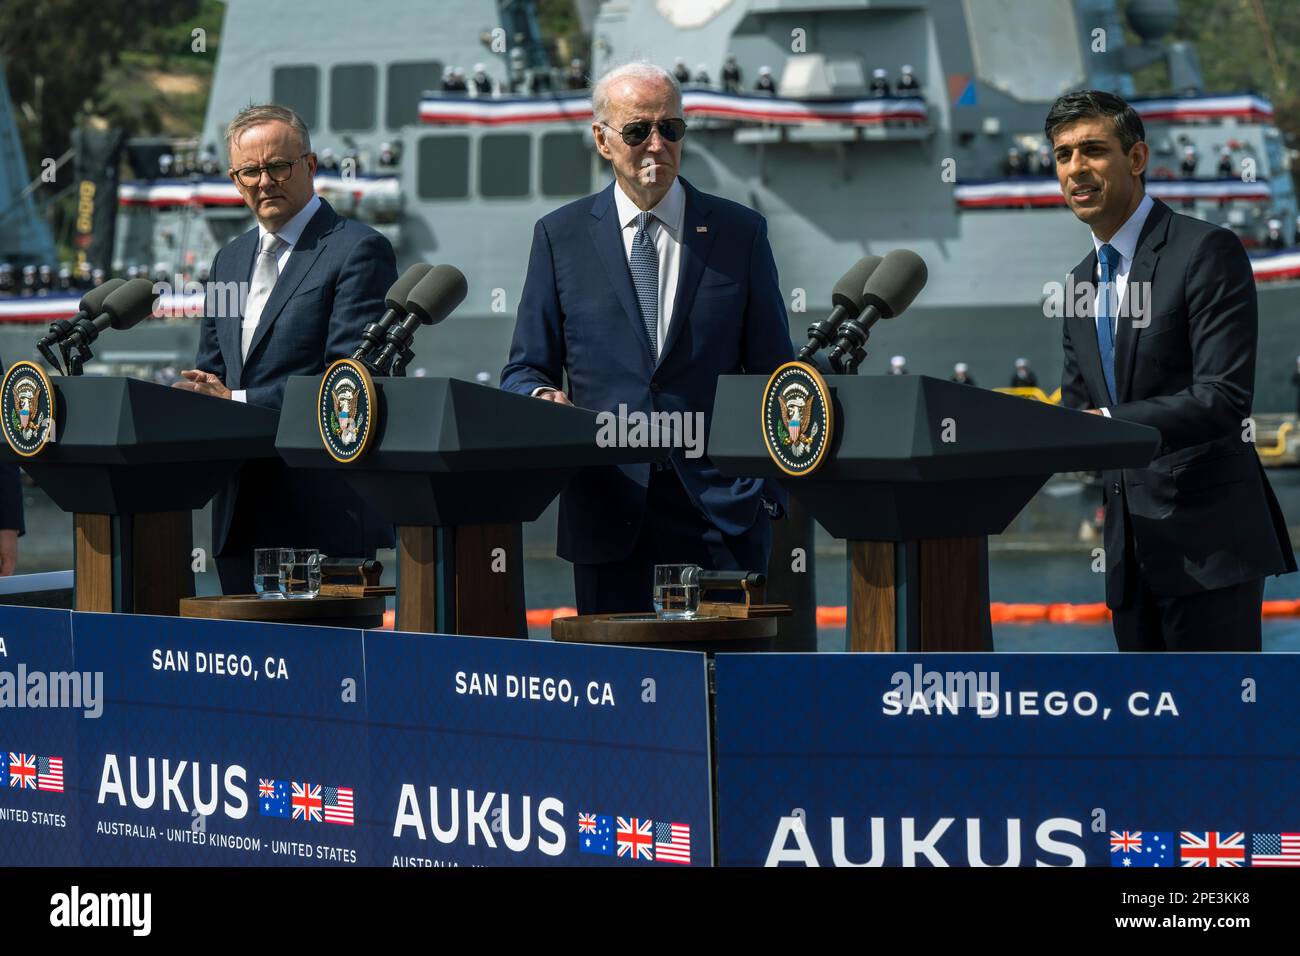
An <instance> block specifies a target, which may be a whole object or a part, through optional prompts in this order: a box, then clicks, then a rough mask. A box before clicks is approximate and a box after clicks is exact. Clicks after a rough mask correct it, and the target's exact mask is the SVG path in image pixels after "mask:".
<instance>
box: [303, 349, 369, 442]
mask: <svg viewBox="0 0 1300 956" xmlns="http://www.w3.org/2000/svg"><path fill="white" fill-rule="evenodd" d="M378 407H379V406H378V403H377V402H376V400H375V383H374V381H373V380H372V379H371V378H370V371H369V369H367V368H366V367H365V366H364V365H362V364H361V363H360V362H357V361H354V360H353V359H339V360H338V361H337V362H335V363H334V364H333V365H331V366H330V367H329V368H327V369H326V370H325V377H324V378H323V379H321V383H320V397H319V399H318V400H317V402H316V418H317V424H318V425H319V426H320V439H321V441H322V442H323V443H324V445H325V450H326V451H327V452H329V453H330V457H332V458H333V459H334V460H335V461H341V462H344V463H347V462H353V461H356V460H358V459H359V458H360V457H361V456H362V455H364V454H365V453H366V449H367V448H369V447H370V436H371V435H372V434H373V433H374V430H375V413H376V410H377V409H378Z"/></svg>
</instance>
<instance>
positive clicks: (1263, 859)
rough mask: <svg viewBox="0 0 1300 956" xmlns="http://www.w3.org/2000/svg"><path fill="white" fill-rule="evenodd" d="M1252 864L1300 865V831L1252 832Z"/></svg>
mask: <svg viewBox="0 0 1300 956" xmlns="http://www.w3.org/2000/svg"><path fill="white" fill-rule="evenodd" d="M1250 840H1251V842H1250V865H1251V866H1300V833H1252V834H1251V837H1250Z"/></svg>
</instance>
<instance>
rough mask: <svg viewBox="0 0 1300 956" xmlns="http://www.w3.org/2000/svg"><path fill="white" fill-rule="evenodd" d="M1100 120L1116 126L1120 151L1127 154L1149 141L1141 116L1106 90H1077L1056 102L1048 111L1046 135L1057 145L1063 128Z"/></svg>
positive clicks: (1049, 140) (1125, 102)
mask: <svg viewBox="0 0 1300 956" xmlns="http://www.w3.org/2000/svg"><path fill="white" fill-rule="evenodd" d="M1097 116H1102V117H1105V118H1106V119H1108V120H1110V121H1111V122H1112V123H1114V124H1115V132H1116V133H1117V134H1118V135H1119V145H1120V148H1121V149H1123V150H1124V152H1126V153H1127V152H1128V151H1129V150H1130V149H1132V148H1133V146H1134V145H1135V144H1136V143H1140V142H1142V141H1143V140H1145V139H1146V138H1147V131H1146V127H1145V126H1143V125H1142V117H1140V116H1138V113H1137V110H1135V109H1133V107H1131V106H1129V105H1128V102H1127V101H1126V100H1125V99H1124V98H1123V97H1122V96H1116V95H1115V94H1114V93H1107V92H1105V91H1104V90H1076V91H1075V92H1073V93H1066V94H1065V95H1064V96H1062V97H1060V98H1059V99H1057V101H1056V102H1055V103H1053V104H1052V108H1051V109H1050V110H1048V111H1047V121H1046V122H1045V123H1044V124H1043V132H1044V133H1045V134H1046V136H1047V141H1048V142H1049V143H1051V144H1052V145H1056V133H1057V131H1058V130H1059V129H1060V128H1061V127H1062V126H1068V125H1069V124H1070V123H1076V122H1078V121H1079V120H1082V119H1092V118H1093V117H1097Z"/></svg>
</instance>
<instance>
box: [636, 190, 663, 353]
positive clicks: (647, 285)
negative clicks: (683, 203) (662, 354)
mask: <svg viewBox="0 0 1300 956" xmlns="http://www.w3.org/2000/svg"><path fill="white" fill-rule="evenodd" d="M652 219H654V214H653V213H648V212H643V213H640V214H638V215H637V217H636V235H635V236H633V237H632V255H631V257H630V258H629V259H628V265H629V267H630V268H631V270H632V284H633V285H634V286H636V297H637V301H639V302H640V303H641V321H642V322H644V323H645V334H646V336H647V337H648V338H649V339H650V361H651V362H657V361H659V252H658V250H656V249H655V243H654V240H653V239H651V238H650V233H649V232H648V231H647V228H648V227H649V225H650V221H651V220H652Z"/></svg>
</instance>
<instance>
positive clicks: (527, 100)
mask: <svg viewBox="0 0 1300 956" xmlns="http://www.w3.org/2000/svg"><path fill="white" fill-rule="evenodd" d="M682 111H683V112H684V113H685V114H686V116H687V118H688V119H689V118H691V117H700V118H707V119H728V120H744V121H748V122H754V123H776V124H780V125H798V124H803V123H847V124H849V125H855V126H870V125H878V124H881V123H901V122H908V123H924V122H926V121H927V119H928V118H929V113H928V112H927V110H926V105H925V100H922V99H906V98H890V99H833V100H830V99H827V100H786V99H776V98H774V97H770V96H758V95H752V94H745V93H720V92H716V91H714V90H692V89H689V88H688V89H686V90H683V91H682ZM420 121H421V122H423V123H433V124H442V125H453V126H510V125H520V124H524V123H557V122H566V123H589V122H591V99H590V97H589V96H588V94H586V93H583V92H575V93H561V94H557V95H555V96H548V97H517V96H506V97H487V96H483V97H463V96H429V97H425V98H424V99H423V100H421V101H420Z"/></svg>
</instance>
